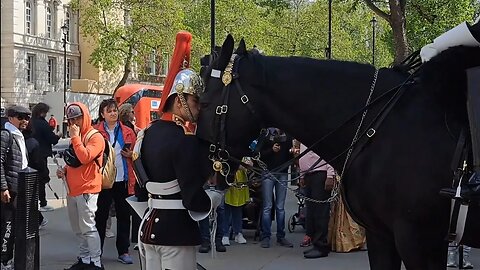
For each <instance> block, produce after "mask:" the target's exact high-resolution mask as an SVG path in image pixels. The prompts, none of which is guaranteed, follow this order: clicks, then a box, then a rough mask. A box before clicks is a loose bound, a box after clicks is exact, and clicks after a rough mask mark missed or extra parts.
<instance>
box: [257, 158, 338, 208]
mask: <svg viewBox="0 0 480 270" xmlns="http://www.w3.org/2000/svg"><path fill="white" fill-rule="evenodd" d="M254 160H255V161H256V162H257V164H258V166H260V168H262V169H263V170H264V171H265V172H267V174H268V178H270V179H273V180H274V181H276V182H278V183H279V184H280V185H281V186H283V187H284V188H286V189H287V190H289V191H291V192H292V193H293V194H295V196H298V197H299V198H302V199H305V200H306V201H309V202H313V203H331V202H333V201H335V200H336V197H337V196H338V185H335V186H334V188H333V189H332V193H331V196H330V197H329V198H328V199H326V200H316V199H312V198H310V197H307V196H305V195H303V194H302V193H300V192H299V191H298V190H296V189H293V188H291V187H289V186H288V184H285V183H283V182H284V181H280V180H278V179H277V177H275V176H274V175H273V174H271V173H270V172H269V171H268V168H267V164H265V162H263V161H261V160H260V158H256V159H254ZM287 182H288V181H287Z"/></svg>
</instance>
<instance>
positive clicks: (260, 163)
mask: <svg viewBox="0 0 480 270" xmlns="http://www.w3.org/2000/svg"><path fill="white" fill-rule="evenodd" d="M377 78H378V69H375V73H374V74H373V80H372V85H371V86H370V93H369V94H368V98H367V101H366V103H365V106H366V107H367V106H368V104H370V100H371V99H372V95H373V92H374V90H375V85H376V84H377ZM367 108H368V107H367ZM367 112H368V109H366V110H365V111H364V112H363V114H362V118H361V119H360V123H359V125H358V127H357V130H356V132H355V135H354V136H353V140H352V143H351V144H350V149H349V150H348V152H347V156H346V158H345V162H344V163H343V167H342V172H341V174H340V177H339V179H338V181H335V184H334V186H333V189H332V192H331V196H330V197H329V198H328V199H326V200H316V199H312V198H310V197H307V196H305V195H303V194H301V193H300V192H299V191H298V190H296V189H293V188H290V187H288V184H285V183H283V182H288V181H280V180H278V179H277V178H276V177H275V176H274V175H273V174H272V173H270V172H269V171H268V168H267V165H266V164H265V162H263V161H262V160H260V156H257V157H253V158H252V160H254V161H256V162H257V164H258V166H260V168H262V169H263V171H265V172H267V174H268V178H270V179H273V180H275V181H276V182H278V183H279V184H280V185H282V186H283V187H285V188H286V189H287V190H290V191H291V192H292V193H293V194H295V195H296V196H298V197H299V198H302V199H305V200H306V201H309V202H313V203H331V202H333V201H336V200H338V194H339V189H340V182H341V180H342V178H343V174H344V172H345V169H346V166H347V163H348V160H349V158H350V156H351V154H352V151H353V146H354V145H355V143H356V142H357V140H358V134H359V133H360V129H361V127H362V125H363V121H364V120H365V117H366V116H367ZM297 178H300V176H299V177H297ZM290 181H291V180H290ZM230 186H233V184H232V185H230Z"/></svg>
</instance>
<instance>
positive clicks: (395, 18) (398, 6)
mask: <svg viewBox="0 0 480 270" xmlns="http://www.w3.org/2000/svg"><path fill="white" fill-rule="evenodd" d="M364 1H365V3H366V5H367V6H368V7H369V8H370V9H371V10H373V11H374V12H375V13H376V14H377V15H378V16H380V17H381V18H383V19H384V20H385V21H387V22H388V24H389V25H390V27H391V28H392V33H393V47H394V50H395V57H394V63H395V64H398V63H400V62H401V61H402V60H403V59H405V58H406V57H407V56H408V53H409V50H408V40H407V30H406V18H405V5H406V3H407V0H388V8H387V9H388V10H389V11H390V12H388V11H384V9H386V8H385V7H381V6H379V4H376V3H374V2H375V1H374V0H364Z"/></svg>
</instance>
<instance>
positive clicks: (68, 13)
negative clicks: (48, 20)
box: [65, 11, 71, 42]
mask: <svg viewBox="0 0 480 270" xmlns="http://www.w3.org/2000/svg"><path fill="white" fill-rule="evenodd" d="M70 21H71V20H70V12H68V11H67V13H65V25H66V26H67V35H66V36H65V38H66V41H67V42H70V29H71V25H70Z"/></svg>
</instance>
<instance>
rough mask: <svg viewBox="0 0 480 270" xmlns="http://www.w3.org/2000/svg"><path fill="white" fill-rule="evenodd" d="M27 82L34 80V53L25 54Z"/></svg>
mask: <svg viewBox="0 0 480 270" xmlns="http://www.w3.org/2000/svg"><path fill="white" fill-rule="evenodd" d="M26 68H27V82H31V83H33V82H34V81H35V55H33V54H27V65H26Z"/></svg>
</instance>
